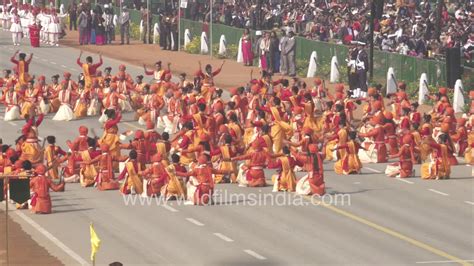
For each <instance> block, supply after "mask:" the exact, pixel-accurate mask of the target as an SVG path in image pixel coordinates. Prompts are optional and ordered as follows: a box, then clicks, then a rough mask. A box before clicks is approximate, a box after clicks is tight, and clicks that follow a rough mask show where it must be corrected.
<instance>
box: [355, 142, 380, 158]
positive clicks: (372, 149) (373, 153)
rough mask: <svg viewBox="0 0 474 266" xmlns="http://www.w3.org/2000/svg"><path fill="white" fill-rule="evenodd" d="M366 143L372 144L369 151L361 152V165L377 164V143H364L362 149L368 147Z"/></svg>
mask: <svg viewBox="0 0 474 266" xmlns="http://www.w3.org/2000/svg"><path fill="white" fill-rule="evenodd" d="M366 143H370V145H369V148H368V149H367V150H363V149H360V150H359V153H358V155H359V159H360V162H361V163H377V150H376V149H375V143H373V142H365V141H364V142H363V143H362V144H361V146H362V147H366V145H367V144H366Z"/></svg>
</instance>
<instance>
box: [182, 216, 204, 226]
mask: <svg viewBox="0 0 474 266" xmlns="http://www.w3.org/2000/svg"><path fill="white" fill-rule="evenodd" d="M186 220H188V222H190V223H193V224H195V225H197V226H204V224H203V223H201V222H200V221H198V220H196V219H193V218H186Z"/></svg>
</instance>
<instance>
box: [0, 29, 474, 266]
mask: <svg viewBox="0 0 474 266" xmlns="http://www.w3.org/2000/svg"><path fill="white" fill-rule="evenodd" d="M10 42H11V40H10V36H9V35H8V34H5V33H3V32H2V33H0V47H1V49H0V56H1V58H2V60H0V67H1V68H2V69H4V68H11V66H12V64H11V63H10V62H9V60H8V59H9V57H10V56H11V54H13V52H14V51H15V50H16V49H17V48H16V47H13V46H11V45H10ZM19 48H20V49H21V50H22V51H24V52H27V53H30V52H31V51H33V52H34V54H35V55H34V58H33V62H32V65H31V70H30V73H35V74H37V75H38V74H43V75H46V77H50V76H52V75H54V74H62V72H64V71H69V72H71V73H72V74H73V76H77V75H78V74H79V73H80V68H79V66H77V65H76V63H75V61H76V58H77V55H78V54H79V51H78V50H75V49H71V48H67V47H59V48H49V47H47V48H41V49H32V48H31V47H29V46H26V45H23V46H20V47H19ZM83 56H87V54H84V55H83ZM97 59H98V58H97V56H95V57H94V60H97ZM120 63H122V62H119V61H116V60H113V59H110V58H104V67H105V66H112V67H113V72H114V73H115V72H116V71H117V67H118V65H119V64H120ZM127 71H128V72H129V73H131V75H132V76H135V75H137V74H141V73H142V69H141V67H134V66H128V67H127ZM3 114H4V109H3V107H2V108H1V109H0V116H3ZM132 116H133V115H132V114H126V115H125V116H124V119H123V120H124V121H123V122H122V123H121V124H120V131H125V130H129V129H136V128H138V127H140V126H139V125H138V124H137V123H136V122H134V121H131V120H132ZM51 118H52V115H48V116H47V117H46V119H45V121H44V122H43V124H42V125H41V126H40V128H39V132H40V136H41V137H46V136H48V135H55V136H56V137H57V144H58V145H61V146H63V147H64V146H65V141H66V140H67V139H73V138H74V137H75V136H77V135H78V132H77V129H78V127H79V125H87V126H88V127H89V128H95V130H96V132H97V133H98V134H99V135H100V134H101V133H102V130H101V129H100V124H99V122H98V121H97V119H98V117H92V118H87V119H82V120H77V121H71V122H56V121H52V120H51ZM22 125H23V121H15V122H4V121H3V117H2V119H1V120H0V137H1V138H3V141H4V143H13V141H14V140H15V138H16V137H17V136H18V135H19V132H20V129H21V126H22ZM385 166H386V165H385V164H367V165H364V169H363V174H360V175H351V176H340V175H337V174H335V173H334V171H333V164H332V163H329V162H327V163H325V165H324V167H325V180H326V186H327V188H328V189H327V191H328V195H327V196H325V197H324V198H321V199H318V198H317V199H315V200H314V199H313V200H312V199H311V198H304V197H299V196H296V195H294V194H286V193H281V192H280V193H272V192H271V191H272V187H271V186H268V187H265V188H242V187H238V186H237V185H230V184H225V185H217V192H216V197H215V199H214V204H213V205H212V206H202V207H197V206H187V205H183V204H180V203H178V202H170V203H168V205H165V204H162V203H160V202H157V201H155V200H154V199H152V200H151V201H150V202H146V200H145V202H141V201H140V199H141V200H143V198H138V197H132V196H128V197H123V196H122V195H120V193H119V192H118V191H107V192H100V191H98V190H97V189H94V188H87V189H84V188H81V187H80V186H79V185H78V184H72V185H71V184H67V186H66V192H64V193H53V194H52V198H53V212H54V213H53V214H51V215H32V214H30V213H29V212H28V211H25V210H21V211H17V210H14V211H12V212H11V216H12V218H13V219H15V220H16V221H18V222H19V223H20V224H21V225H22V227H23V228H24V230H25V231H27V232H28V233H29V234H30V235H31V236H32V237H33V239H35V240H36V241H37V242H38V243H40V244H41V245H42V246H44V247H45V248H46V249H47V250H48V251H49V252H50V253H51V254H52V255H54V256H57V257H58V258H59V259H60V260H61V261H62V262H64V263H65V264H68V265H74V264H85V263H90V260H89V256H90V255H89V254H90V238H89V224H90V223H93V224H94V227H95V230H96V232H97V234H98V235H99V237H100V238H101V240H102V246H101V249H100V251H99V253H98V255H97V264H107V263H110V262H112V261H120V262H122V263H124V264H125V265H137V264H142V265H143V264H190V265H191V264H192V265H195V264H199V265H226V264H234V265H259V264H262V265H290V264H293V265H294V264H299V265H301V264H308V265H316V264H317V265H323V264H326V265H341V264H351V265H355V264H359V265H382V264H383V265H385V264H392V265H418V264H420V265H455V264H459V263H461V264H462V263H464V264H465V265H469V264H472V263H473V262H474V254H473V250H474V239H473V235H474V233H473V230H474V228H473V210H474V199H473V177H472V168H471V167H467V166H465V165H459V166H456V167H453V169H452V178H451V179H449V180H442V181H425V180H421V179H420V178H419V177H415V178H409V179H406V180H400V179H396V178H388V177H386V176H385V175H384V174H383V172H384V170H385ZM415 169H416V173H417V175H418V176H419V166H416V167H415ZM272 173H273V172H271V171H268V172H267V179H270V177H271V174H272ZM298 176H301V173H299V174H298ZM272 197H273V200H272ZM133 200H135V204H133V202H132V201H133ZM321 201H324V202H325V204H321ZM3 207H4V205H3V204H2V208H3ZM2 233H3V231H2ZM2 235H3V234H2ZM0 241H3V239H2V240H0Z"/></svg>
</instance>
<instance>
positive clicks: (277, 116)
mask: <svg viewBox="0 0 474 266" xmlns="http://www.w3.org/2000/svg"><path fill="white" fill-rule="evenodd" d="M270 111H271V112H272V115H273V117H274V119H275V124H276V125H278V126H279V127H280V128H281V130H283V132H284V133H285V135H286V136H287V137H291V135H293V127H292V126H291V125H290V124H289V123H286V122H285V121H283V120H282V119H281V116H280V112H278V109H277V108H276V107H270Z"/></svg>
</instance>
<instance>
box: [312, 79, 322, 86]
mask: <svg viewBox="0 0 474 266" xmlns="http://www.w3.org/2000/svg"><path fill="white" fill-rule="evenodd" d="M321 83H322V81H321V79H320V78H315V79H314V84H315V85H318V86H319V85H321Z"/></svg>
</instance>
